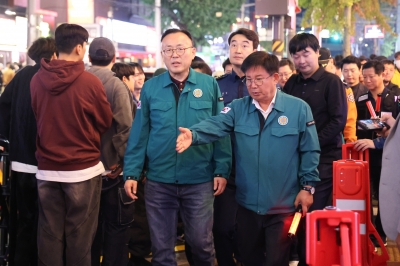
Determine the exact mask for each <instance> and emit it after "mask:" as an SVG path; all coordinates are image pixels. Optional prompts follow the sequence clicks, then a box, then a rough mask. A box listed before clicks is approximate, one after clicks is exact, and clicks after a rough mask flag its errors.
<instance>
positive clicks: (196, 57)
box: [192, 55, 205, 63]
mask: <svg viewBox="0 0 400 266" xmlns="http://www.w3.org/2000/svg"><path fill="white" fill-rule="evenodd" d="M195 61H200V62H205V61H204V60H203V58H201V57H200V56H197V55H196V56H195V57H194V58H193V60H192V63H193V62H195Z"/></svg>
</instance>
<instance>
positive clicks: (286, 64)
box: [279, 58, 296, 71]
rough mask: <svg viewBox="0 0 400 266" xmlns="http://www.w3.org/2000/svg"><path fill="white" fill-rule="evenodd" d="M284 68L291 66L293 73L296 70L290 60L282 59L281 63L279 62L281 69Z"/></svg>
mask: <svg viewBox="0 0 400 266" xmlns="http://www.w3.org/2000/svg"><path fill="white" fill-rule="evenodd" d="M284 66H289V68H290V70H292V71H295V70H296V68H295V67H294V64H293V62H292V61H291V60H290V59H288V58H282V59H281V61H279V67H284Z"/></svg>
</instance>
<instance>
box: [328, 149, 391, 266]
mask: <svg viewBox="0 0 400 266" xmlns="http://www.w3.org/2000/svg"><path fill="white" fill-rule="evenodd" d="M342 158H343V159H342V160H339V161H336V162H333V205H334V206H336V207H337V208H338V209H340V210H351V211H354V212H357V213H358V214H359V215H360V218H359V219H360V235H361V250H362V262H363V265H364V266H380V265H386V261H387V260H388V259H389V255H388V253H387V251H386V248H385V247H384V244H383V242H382V240H381V238H380V237H379V234H378V232H377V231H376V229H375V227H374V226H373V224H372V222H371V209H372V208H371V201H370V177H369V153H368V150H366V151H365V152H358V151H356V150H355V149H354V145H353V144H344V145H343V147H342ZM370 235H374V236H375V238H376V239H377V240H378V243H379V245H380V246H381V247H382V255H379V254H378V253H376V252H375V247H374V244H373V243H372V241H371V239H370Z"/></svg>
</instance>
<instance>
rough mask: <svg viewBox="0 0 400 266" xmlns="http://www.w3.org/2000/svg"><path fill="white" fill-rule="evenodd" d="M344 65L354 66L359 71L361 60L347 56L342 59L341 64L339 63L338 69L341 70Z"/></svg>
mask: <svg viewBox="0 0 400 266" xmlns="http://www.w3.org/2000/svg"><path fill="white" fill-rule="evenodd" d="M345 64H356V65H357V67H358V69H361V60H360V59H358V58H357V57H355V56H354V55H349V56H346V57H345V58H343V60H342V62H341V63H340V68H341V69H343V66H344V65H345Z"/></svg>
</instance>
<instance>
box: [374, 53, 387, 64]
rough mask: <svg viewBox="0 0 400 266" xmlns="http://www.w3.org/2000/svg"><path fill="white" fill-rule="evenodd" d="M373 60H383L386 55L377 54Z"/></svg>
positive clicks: (385, 58)
mask: <svg viewBox="0 0 400 266" xmlns="http://www.w3.org/2000/svg"><path fill="white" fill-rule="evenodd" d="M374 60H378V61H381V62H382V61H383V60H387V57H386V56H383V55H378V56H377V57H375V59H374Z"/></svg>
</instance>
